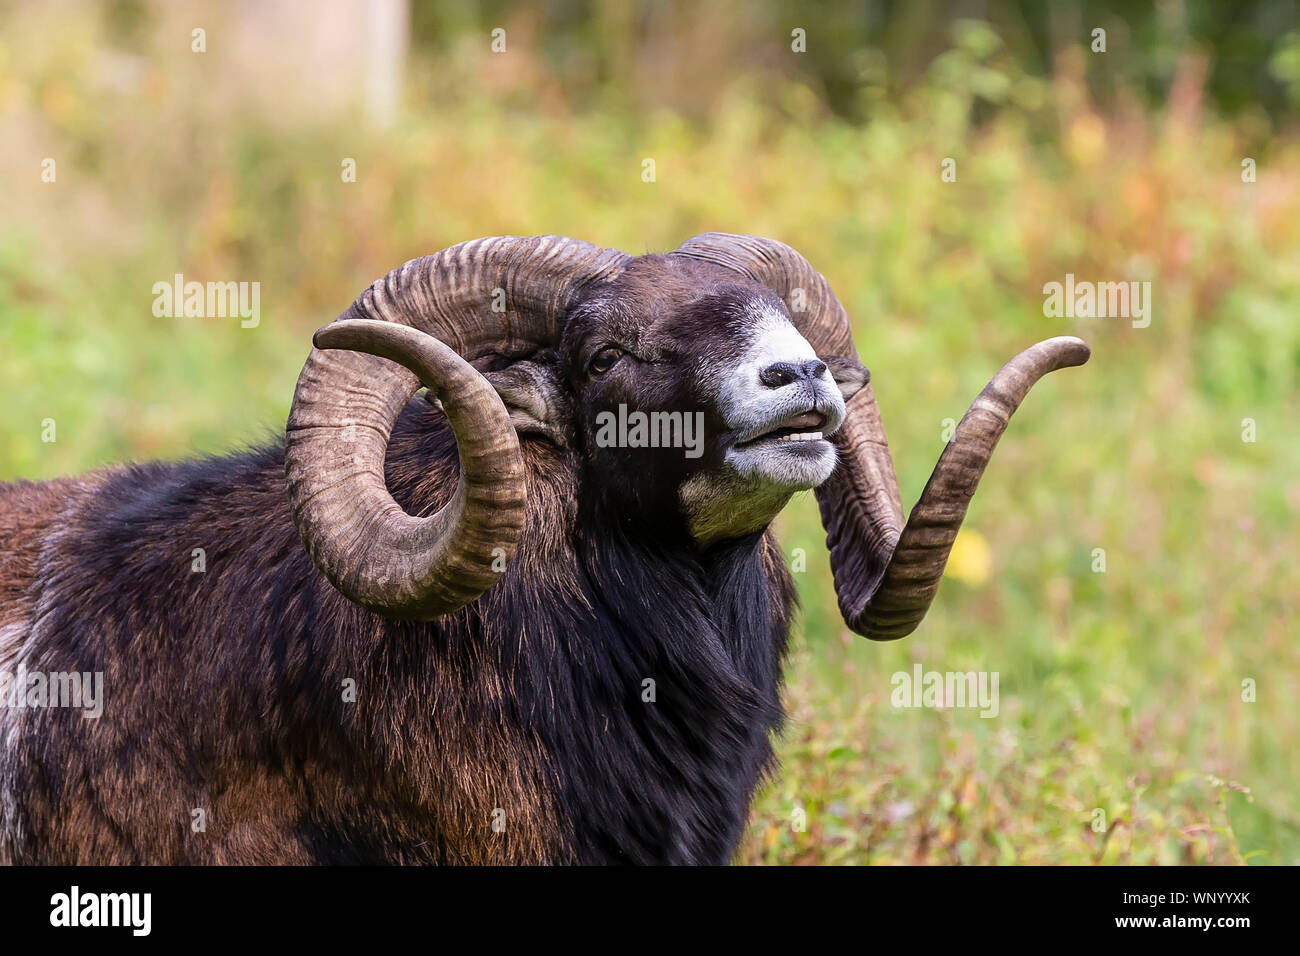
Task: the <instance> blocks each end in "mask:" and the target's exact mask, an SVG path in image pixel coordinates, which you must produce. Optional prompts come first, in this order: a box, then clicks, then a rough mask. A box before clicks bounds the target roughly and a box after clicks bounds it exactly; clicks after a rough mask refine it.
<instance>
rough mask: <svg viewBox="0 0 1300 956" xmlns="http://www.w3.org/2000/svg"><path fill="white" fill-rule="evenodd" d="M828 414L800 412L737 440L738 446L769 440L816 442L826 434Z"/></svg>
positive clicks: (752, 444) (748, 445)
mask: <svg viewBox="0 0 1300 956" xmlns="http://www.w3.org/2000/svg"><path fill="white" fill-rule="evenodd" d="M825 427H826V416H825V415H823V414H822V413H821V412H800V413H799V414H798V415H791V416H790V417H789V418H783V419H781V420H780V421H779V422H776V423H775V424H773V425H772V426H771V427H770V428H768V429H767V430H765V431H762V432H759V433H758V434H755V435H751V436H749V437H748V438H746V439H745V440H744V441H739V442H736V448H749V447H752V446H754V445H758V444H763V443H767V442H792V443H795V442H814V441H821V440H822V439H823V438H824V437H825V436H824V435H823V434H822V429H823V428H825Z"/></svg>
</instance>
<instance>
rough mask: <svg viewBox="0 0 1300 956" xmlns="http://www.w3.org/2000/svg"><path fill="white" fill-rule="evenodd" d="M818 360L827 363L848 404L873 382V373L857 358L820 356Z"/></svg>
mask: <svg viewBox="0 0 1300 956" xmlns="http://www.w3.org/2000/svg"><path fill="white" fill-rule="evenodd" d="M818 358H820V359H821V360H822V361H823V362H825V363H826V367H827V368H828V369H829V370H830V373H831V378H833V379H835V384H836V385H838V386H839V387H840V394H841V395H843V396H844V400H845V401H846V402H847V401H848V400H849V399H850V398H852V397H853V396H854V395H856V394H858V392H860V391H861V390H862V388H863V387H864V386H865V385H866V384H867V383H868V382H870V381H871V372H870V371H868V370H867V367H866V366H865V365H863V364H862V363H861V362H859V361H858V360H857V359H855V358H846V357H844V356H842V355H820V356H818Z"/></svg>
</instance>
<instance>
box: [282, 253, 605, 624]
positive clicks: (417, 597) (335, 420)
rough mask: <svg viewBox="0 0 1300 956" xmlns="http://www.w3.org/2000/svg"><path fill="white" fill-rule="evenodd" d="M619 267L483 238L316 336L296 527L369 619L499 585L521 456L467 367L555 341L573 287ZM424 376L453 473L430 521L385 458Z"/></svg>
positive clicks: (292, 437) (417, 264)
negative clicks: (391, 483) (398, 495)
mask: <svg viewBox="0 0 1300 956" xmlns="http://www.w3.org/2000/svg"><path fill="white" fill-rule="evenodd" d="M628 258H629V257H628V256H627V255H626V253H622V252H619V251H617V250H614V249H602V248H600V247H598V246H594V245H592V244H590V243H586V242H580V241H578V240H575V239H564V238H561V237H558V236H537V237H530V238H519V237H514V236H505V237H498V238H492V239H478V240H474V241H473V242H467V243H462V244H461V245H458V246H452V247H451V248H449V249H445V250H443V251H442V252H439V253H436V254H435V255H432V256H426V257H424V258H422V259H413V260H412V261H410V262H408V263H406V264H405V265H403V266H401V267H399V268H397V269H395V270H393V271H392V272H390V273H389V274H388V275H387V276H385V277H384V278H383V279H380V280H379V281H377V282H375V283H374V284H373V285H372V286H371V287H370V288H369V289H367V290H366V291H365V292H364V293H363V294H362V295H361V296H360V297H359V298H358V299H357V300H356V302H354V303H353V304H352V306H351V307H350V308H349V309H348V310H347V311H346V312H344V313H343V314H342V315H341V316H340V317H339V318H338V319H337V320H335V322H333V323H331V324H330V325H328V326H326V327H325V328H323V329H321V330H320V331H319V332H317V333H316V337H315V339H314V343H315V345H316V348H314V349H313V350H312V351H311V353H310V354H309V355H308V356H307V361H306V363H305V364H304V365H303V369H302V374H301V375H300V376H299V378H298V385H297V388H296V389H295V391H294V396H293V408H292V410H291V411H290V413H289V421H288V425H287V436H288V444H287V449H286V456H285V473H286V477H287V479H288V487H289V500H290V504H291V506H292V510H293V518H294V523H295V525H296V526H297V528H298V533H299V535H300V536H301V537H302V540H303V543H304V544H305V545H306V547H307V550H308V551H309V552H310V554H311V556H312V559H313V560H314V561H315V562H316V565H317V567H319V568H320V569H321V571H322V572H324V574H325V575H326V577H328V578H329V580H330V581H331V582H332V583H333V584H334V586H335V587H337V588H338V589H339V590H340V591H342V592H343V593H344V594H346V595H347V596H348V597H350V598H352V599H353V600H354V601H356V602H357V603H359V604H361V605H363V606H364V607H367V608H369V609H371V610H373V611H377V612H379V613H382V614H386V615H389V616H393V617H406V618H415V619H419V620H431V619H433V618H435V617H438V616H439V615H442V614H446V613H448V612H450V611H454V610H456V609H457V608H460V607H463V606H464V605H466V604H468V603H469V602H470V601H473V600H474V599H475V598H476V597H478V595H479V594H481V593H482V592H483V591H485V590H486V589H487V588H488V587H490V586H491V585H492V584H493V583H494V582H495V581H496V580H499V575H498V574H496V573H495V571H494V570H493V565H494V563H495V564H496V566H497V567H500V566H501V565H500V562H499V560H497V559H500V558H502V557H504V559H505V560H506V561H509V559H510V558H512V557H513V556H514V551H515V544H516V541H517V539H518V536H519V532H520V529H521V528H522V526H523V515H524V471H523V463H522V459H521V458H520V455H519V445H518V439H517V438H516V436H515V434H514V430H513V428H512V427H511V426H510V424H509V419H508V416H507V413H506V411H505V407H504V405H503V404H502V402H501V400H500V398H499V397H498V396H497V394H496V392H495V390H494V389H493V388H492V386H491V385H490V384H488V382H487V381H486V379H484V378H483V376H482V375H480V374H479V373H478V372H477V371H476V370H475V369H474V368H473V367H472V366H471V365H470V364H469V363H470V362H472V361H474V360H476V359H480V358H484V357H486V356H489V355H492V354H496V355H502V356H505V357H508V358H515V357H520V356H522V355H526V354H529V353H532V352H535V351H537V350H538V349H540V348H545V347H549V346H551V345H553V344H554V343H555V342H556V341H557V340H558V338H559V334H560V331H561V328H562V326H563V322H564V317H565V315H566V313H567V311H568V309H569V306H570V304H571V303H572V302H573V301H574V299H575V298H576V296H577V295H578V294H579V293H580V292H581V290H582V289H584V288H585V287H586V286H588V285H590V284H592V283H597V282H603V281H606V280H608V279H609V278H612V277H613V276H614V275H617V274H618V272H620V271H621V270H622V268H623V265H624V263H625V262H626V261H627V260H628ZM395 363H396V364H395ZM421 383H423V384H424V385H426V386H428V387H429V388H430V389H432V390H433V391H434V393H435V394H436V395H437V396H438V398H439V399H441V400H442V403H443V407H444V408H445V409H446V412H447V416H448V419H449V420H450V422H451V426H452V430H453V431H454V433H455V435H456V441H457V445H458V449H459V455H460V479H459V482H458V484H457V487H456V492H455V494H454V495H453V497H452V498H451V500H450V501H449V502H448V503H447V504H446V505H445V506H444V507H443V508H442V509H441V510H440V511H439V512H438V513H437V514H435V515H432V516H431V517H428V518H413V517H411V516H409V515H407V514H406V513H405V512H403V511H402V509H401V507H400V506H399V505H398V504H397V503H396V502H395V501H394V500H393V498H392V496H391V495H390V494H389V492H388V489H387V487H386V485H385V481H384V460H385V455H386V452H387V447H388V438H389V434H390V432H391V431H392V427H393V424H394V423H395V422H396V421H397V416H398V415H399V414H400V413H401V410H402V408H403V407H404V406H405V405H406V402H407V401H408V400H409V399H410V397H411V396H412V395H413V394H414V393H415V391H416V390H417V389H418V388H419V387H420V384H421Z"/></svg>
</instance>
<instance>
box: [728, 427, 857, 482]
mask: <svg viewBox="0 0 1300 956" xmlns="http://www.w3.org/2000/svg"><path fill="white" fill-rule="evenodd" d="M726 461H727V464H728V466H730V468H731V469H732V470H733V471H734V472H736V474H738V475H740V476H741V477H742V478H745V479H748V480H750V481H755V482H761V483H764V484H770V485H773V486H776V487H778V488H784V489H788V490H790V491H806V490H807V489H809V488H816V487H817V486H818V485H820V484H821V483H822V482H823V481H825V480H826V479H827V478H829V477H830V476H831V472H832V471H834V470H835V461H836V455H835V446H834V445H832V444H831V443H830V442H829V441H827V440H826V439H825V438H821V437H817V438H811V437H810V438H806V439H802V440H801V439H800V437H799V436H795V437H793V438H776V437H774V438H768V439H762V440H760V441H756V442H751V443H749V444H747V445H744V446H741V447H735V448H732V449H730V450H729V451H728V452H727V456H726Z"/></svg>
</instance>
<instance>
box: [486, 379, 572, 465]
mask: <svg viewBox="0 0 1300 956" xmlns="http://www.w3.org/2000/svg"><path fill="white" fill-rule="evenodd" d="M483 377H484V378H486V379H487V380H488V383H489V384H490V385H491V386H492V387H493V388H495V389H496V390H497V394H498V395H500V396H501V401H502V402H504V403H505V406H506V411H507V412H509V413H510V424H512V425H514V426H515V432H516V434H518V435H520V436H523V435H541V436H544V437H545V438H548V439H550V440H551V441H553V442H554V443H555V444H557V445H567V444H568V439H567V437H566V436H567V435H568V432H569V419H570V412H571V410H572V405H571V403H570V401H569V393H568V392H567V391H566V390H565V389H564V387H563V385H562V384H561V382H560V380H559V377H558V376H557V375H556V373H555V368H554V366H553V365H551V364H549V363H542V362H532V361H522V362H515V363H513V364H511V365H508V366H506V367H505V368H503V369H498V370H496V371H492V372H484V373H483Z"/></svg>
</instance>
